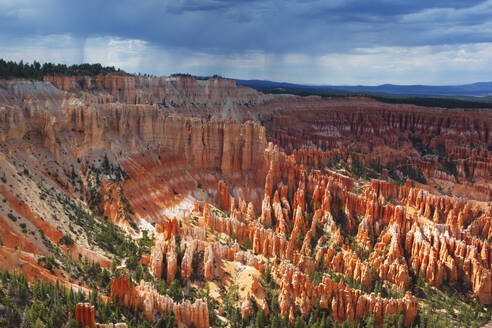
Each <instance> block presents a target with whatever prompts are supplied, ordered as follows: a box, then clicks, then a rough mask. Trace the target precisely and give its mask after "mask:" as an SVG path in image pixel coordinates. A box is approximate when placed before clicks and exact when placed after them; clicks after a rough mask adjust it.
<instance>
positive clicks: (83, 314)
mask: <svg viewBox="0 0 492 328" xmlns="http://www.w3.org/2000/svg"><path fill="white" fill-rule="evenodd" d="M75 319H76V320H77V321H78V322H79V323H80V325H81V326H82V327H89V328H96V319H95V314H94V306H92V305H90V304H89V303H77V305H76V306H75Z"/></svg>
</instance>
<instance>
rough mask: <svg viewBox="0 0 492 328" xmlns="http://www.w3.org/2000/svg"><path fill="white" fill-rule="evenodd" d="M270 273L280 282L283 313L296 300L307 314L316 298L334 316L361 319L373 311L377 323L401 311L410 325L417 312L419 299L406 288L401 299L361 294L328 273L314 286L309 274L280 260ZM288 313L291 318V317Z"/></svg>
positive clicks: (285, 312) (280, 302)
mask: <svg viewBox="0 0 492 328" xmlns="http://www.w3.org/2000/svg"><path fill="white" fill-rule="evenodd" d="M272 275H273V277H274V279H275V280H276V281H277V283H278V284H279V285H280V288H281V293H280V296H279V305H280V309H281V312H282V314H289V313H290V314H292V313H293V310H292V309H293V306H294V304H299V308H300V311H301V314H302V316H304V317H306V316H307V315H308V314H309V311H310V310H311V309H312V307H313V306H314V302H315V300H317V299H318V300H319V305H320V308H322V309H330V310H331V315H332V318H333V319H334V320H337V321H338V322H344V321H346V320H360V319H362V318H364V317H366V316H368V315H370V314H372V313H373V314H374V316H375V319H376V323H382V321H383V317H384V316H387V315H391V314H396V313H399V312H400V311H402V313H403V315H404V324H405V326H410V325H411V324H412V323H413V321H414V320H415V317H416V316H417V310H418V303H417V300H416V299H415V297H413V296H412V295H411V294H410V293H409V292H407V294H406V295H405V297H404V298H402V299H383V298H381V297H380V296H378V297H377V298H376V296H375V295H374V294H371V295H367V294H363V293H362V292H361V291H360V290H356V289H352V288H349V287H347V286H345V285H344V284H343V283H341V282H340V283H336V282H335V281H333V280H332V279H330V278H329V277H328V276H327V275H325V276H324V277H323V280H322V282H321V283H320V284H319V285H316V286H314V285H313V284H312V283H311V282H310V281H309V279H308V277H307V276H306V275H305V274H304V273H302V272H301V271H299V269H297V268H296V267H295V266H294V265H292V264H290V263H289V262H286V261H282V262H281V263H280V265H276V266H274V267H273V268H272ZM293 319H294V318H293V317H292V316H291V321H293Z"/></svg>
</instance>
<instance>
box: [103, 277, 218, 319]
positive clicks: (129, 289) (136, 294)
mask: <svg viewBox="0 0 492 328" xmlns="http://www.w3.org/2000/svg"><path fill="white" fill-rule="evenodd" d="M115 297H117V298H118V300H119V302H120V304H121V305H123V306H126V307H129V308H135V307H137V308H138V309H140V310H141V311H143V312H144V313H145V315H146V317H147V319H148V320H149V321H152V319H153V318H154V316H156V315H167V314H170V313H173V314H174V317H175V320H176V321H177V322H178V323H179V324H182V325H184V326H186V327H190V326H191V325H193V327H198V328H208V327H209V326H210V325H209V321H208V308H207V303H206V302H205V301H203V300H201V299H199V300H196V301H195V303H193V304H191V303H190V302H189V301H185V302H183V303H175V302H174V301H173V299H172V298H170V297H169V296H167V295H165V296H163V295H160V294H159V293H158V292H157V291H156V290H155V289H154V288H153V287H152V286H151V284H150V283H147V282H144V281H142V282H141V283H140V285H138V286H134V285H133V284H131V283H130V282H129V281H128V279H127V278H125V277H122V276H120V277H119V278H115V279H114V280H113V281H112V282H111V298H112V299H113V300H114V299H115Z"/></svg>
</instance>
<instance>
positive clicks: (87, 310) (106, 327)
mask: <svg viewBox="0 0 492 328" xmlns="http://www.w3.org/2000/svg"><path fill="white" fill-rule="evenodd" d="M75 319H76V320H77V321H78V323H79V324H80V325H81V326H82V327H84V328H85V327H89V328H96V327H97V328H126V327H127V325H126V323H122V322H120V323H116V324H112V323H109V324H102V323H96V320H95V313H94V306H93V305H90V304H89V303H77V305H76V306H75Z"/></svg>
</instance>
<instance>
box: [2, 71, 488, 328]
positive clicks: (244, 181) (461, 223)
mask: <svg viewBox="0 0 492 328" xmlns="http://www.w3.org/2000/svg"><path fill="white" fill-rule="evenodd" d="M491 122H492V121H491V118H490V114H489V113H488V112H484V111H480V110H471V111H467V112H465V111H462V110H442V109H427V108H426V109H422V108H418V107H415V106H407V105H393V104H383V103H379V102H376V101H373V100H368V99H363V98H357V99H353V98H349V99H322V98H318V97H305V98H301V97H294V96H285V95H277V96H271V95H262V94H260V93H258V92H255V91H253V90H251V89H248V88H242V87H237V86H236V85H235V83H234V82H233V81H230V80H223V79H215V78H214V79H209V80H195V79H193V78H188V77H172V78H152V77H134V76H119V75H105V76H98V77H93V78H89V77H83V76H77V77H60V76H55V77H46V78H45V81H44V82H31V81H0V150H1V154H0V178H1V180H0V181H1V183H0V193H1V194H2V196H3V198H4V200H3V204H4V205H3V206H0V237H1V240H2V244H3V245H2V247H1V248H0V250H1V251H2V256H4V257H3V258H4V260H3V261H2V260H0V265H1V267H2V268H10V267H12V266H13V267H16V268H19V269H21V270H22V271H23V272H26V273H27V274H28V275H29V278H30V279H34V277H35V276H36V273H37V274H38V275H39V276H42V277H45V278H46V279H49V280H56V279H60V280H62V281H63V282H64V283H65V284H66V285H70V286H71V283H73V284H75V285H76V284H82V283H83V281H70V282H69V281H68V280H70V279H72V280H74V278H73V277H72V278H67V277H69V276H70V275H69V274H68V273H67V272H64V271H63V270H65V269H64V268H63V267H62V268H57V269H55V270H53V272H50V271H49V270H48V269H46V268H44V267H43V264H42V261H39V262H37V260H36V259H37V258H38V256H45V257H49V256H50V255H52V254H57V256H70V257H71V259H72V260H74V261H78V260H85V261H92V262H97V263H99V264H100V265H101V266H103V267H110V264H111V260H112V257H113V256H114V254H109V253H108V252H104V253H103V251H102V250H101V249H100V248H99V246H96V247H94V238H93V236H92V235H91V234H95V231H90V230H89V231H85V230H86V229H88V226H89V228H93V227H95V226H96V223H97V224H101V225H104V224H107V220H109V221H111V222H113V223H114V224H116V225H117V226H118V227H120V228H122V229H123V232H124V233H127V234H128V236H129V238H130V239H134V240H138V242H140V241H143V240H144V239H143V231H144V230H145V231H146V232H145V233H146V236H147V237H148V236H151V238H153V246H152V247H150V246H149V248H150V253H146V256H145V257H143V258H142V259H140V262H139V263H141V264H142V265H146V266H148V269H149V272H150V273H151V275H152V278H153V279H157V280H158V279H162V280H165V281H166V283H167V284H168V285H170V284H172V283H173V282H175V281H176V280H179V282H180V283H184V284H185V285H186V288H190V286H196V287H197V288H199V289H202V288H205V286H208V287H210V288H211V290H210V297H212V298H214V299H215V300H216V301H217V302H219V304H220V303H221V302H222V301H223V300H222V299H221V298H222V295H221V289H220V287H224V288H225V289H226V290H228V289H234V288H236V287H237V286H239V287H238V289H239V291H238V292H237V298H236V301H235V302H236V303H235V304H234V305H235V306H237V307H238V308H239V307H240V308H241V313H242V315H243V317H244V318H245V320H246V318H251V317H252V316H253V314H254V311H255V309H262V310H263V311H264V312H265V313H266V314H268V313H272V311H273V312H274V313H276V312H275V311H277V312H281V314H282V315H284V314H287V315H288V316H289V318H290V319H291V321H293V320H294V318H295V317H296V316H298V315H299V314H300V315H301V316H303V317H307V316H308V314H309V313H310V311H312V310H313V309H314V308H315V306H316V304H318V303H319V307H320V308H321V309H325V310H327V311H328V312H329V313H330V316H331V318H332V319H333V320H336V321H338V322H344V321H346V320H357V321H358V320H361V319H362V318H366V317H368V316H370V315H374V319H375V321H376V322H377V323H378V324H380V323H382V322H383V321H384V318H385V317H390V316H391V315H398V314H399V313H401V314H402V315H403V319H402V320H403V322H404V324H405V325H406V326H410V325H411V324H412V323H413V322H414V321H415V318H416V316H417V312H418V306H419V305H418V303H417V301H416V299H415V297H414V296H413V295H412V293H411V290H412V287H413V285H414V284H415V281H416V280H417V279H418V278H420V279H422V280H423V281H424V282H425V283H428V284H430V285H432V286H434V287H436V288H440V287H441V286H443V285H448V286H450V287H452V288H456V289H457V290H460V291H464V292H465V293H469V294H470V295H474V296H477V297H478V299H479V300H480V302H481V303H483V304H490V303H491V302H492V291H491V288H492V286H491V285H492V279H491V269H492V263H491V258H492V254H491V249H490V246H489V242H490V239H491V238H492V225H491V222H492V207H491V205H490V200H492V180H491V177H492V176H491V172H492V158H491V155H490V149H491V147H492V141H491V138H490V131H491V127H492V123H491ZM404 168H405V169H404ZM409 168H410V169H409ZM409 172H410V173H412V174H410V173H409ZM405 175H408V177H410V175H411V177H410V178H411V179H408V180H407V182H406V183H404V184H401V185H397V183H396V182H398V181H396V180H395V179H399V178H402V179H403V178H406V176H405ZM412 179H418V180H419V181H421V182H425V183H417V182H416V181H413V180H412ZM383 180H389V181H383ZM89 209H90V210H91V211H89ZM89 212H90V214H87V213H89ZM84 213H85V214H84ZM92 217H94V220H95V221H94V222H89V221H88V220H89V219H90V218H92ZM88 222H89V223H90V224H88ZM91 225H92V226H91ZM84 229H85V230H84ZM83 231H85V234H84V233H82V232H83ZM68 236H72V237H73V238H74V239H75V241H73V243H70V239H68V241H67V238H66V237H68ZM57 248H59V249H60V250H61V252H58V251H57ZM63 254H65V255H63ZM103 254H104V255H103ZM125 265H126V263H125V261H123V262H122V266H121V267H119V268H118V270H123V271H131V270H130V269H128V268H127V267H125ZM264 277H272V281H270V282H269V283H270V284H271V285H270V288H272V289H277V290H278V294H274V297H278V299H277V300H276V301H278V302H271V300H269V299H268V298H269V297H272V294H271V293H270V292H269V291H268V290H267V289H266V288H265V289H264V286H265V281H264ZM146 278H149V277H148V275H147V277H146ZM382 287H384V288H388V289H389V290H391V291H394V293H398V295H400V296H399V297H397V298H384V297H382V296H381V294H382V292H381V290H380V289H381V288H382ZM116 296H118V300H119V302H120V305H122V306H126V307H129V308H135V307H136V308H138V309H139V310H141V311H143V312H144V313H145V315H146V317H147V319H149V320H153V319H156V318H157V317H158V316H159V315H166V314H171V313H173V314H174V317H175V318H176V320H177V321H178V324H179V325H185V326H190V325H193V326H195V327H208V326H209V325H210V322H209V312H208V311H209V309H208V307H207V303H206V302H205V301H202V300H196V301H195V302H194V303H190V302H188V301H186V302H182V303H178V302H175V301H174V300H173V299H172V298H170V297H169V296H164V295H160V294H159V293H158V292H157V291H156V290H155V289H154V288H153V287H152V285H151V284H150V283H148V282H145V281H142V282H140V284H139V285H133V284H131V283H130V281H129V280H128V279H127V278H123V277H119V278H116V279H114V280H113V281H112V283H111V297H112V298H113V300H116ZM277 303H278V305H279V307H278V308H274V309H270V308H269V306H270V305H271V304H273V306H276V304H277ZM216 312H217V313H219V314H222V315H224V313H222V312H220V310H219V309H217V310H216ZM214 313H215V312H214ZM75 315H76V318H77V320H78V321H79V322H80V323H81V324H83V325H88V326H90V327H93V326H94V325H96V323H95V320H94V309H93V308H92V307H91V306H89V305H84V304H81V305H78V306H77V308H76V314H75ZM99 326H102V325H101V324H99Z"/></svg>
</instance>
